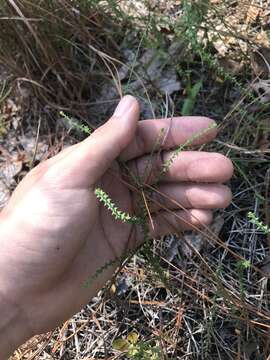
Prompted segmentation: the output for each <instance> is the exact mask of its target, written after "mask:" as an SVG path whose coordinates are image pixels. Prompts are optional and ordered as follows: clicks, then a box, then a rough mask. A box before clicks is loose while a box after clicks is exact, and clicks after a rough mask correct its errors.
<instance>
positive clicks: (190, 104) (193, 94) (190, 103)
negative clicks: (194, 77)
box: [181, 81, 202, 116]
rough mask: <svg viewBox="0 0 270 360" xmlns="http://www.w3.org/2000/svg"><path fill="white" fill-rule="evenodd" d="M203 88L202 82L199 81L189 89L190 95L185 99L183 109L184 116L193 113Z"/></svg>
mask: <svg viewBox="0 0 270 360" xmlns="http://www.w3.org/2000/svg"><path fill="white" fill-rule="evenodd" d="M201 88H202V82H201V81H199V82H197V83H196V84H195V85H194V86H192V88H191V89H189V90H188V97H187V99H186V100H185V102H184V104H183V107H182V110H181V114H182V115H183V116H187V115H192V113H193V110H194V106H195V103H196V98H197V95H198V94H199V92H200V90H201Z"/></svg>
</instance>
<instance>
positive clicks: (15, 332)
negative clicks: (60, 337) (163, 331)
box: [0, 284, 29, 360]
mask: <svg viewBox="0 0 270 360" xmlns="http://www.w3.org/2000/svg"><path fill="white" fill-rule="evenodd" d="M0 287H1V284H0ZM0 313H1V316H0V359H1V360H6V359H8V357H9V356H10V355H11V354H12V353H13V351H14V350H16V348H17V347H19V346H20V345H21V344H23V343H24V342H25V341H26V340H27V339H28V338H29V334H28V331H27V330H26V329H27V327H26V326H25V324H24V323H23V319H22V315H21V313H20V309H19V308H17V307H16V306H15V305H13V304H12V303H11V302H10V300H9V299H7V298H6V295H5V294H4V290H3V289H1V288H0Z"/></svg>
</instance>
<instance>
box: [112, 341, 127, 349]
mask: <svg viewBox="0 0 270 360" xmlns="http://www.w3.org/2000/svg"><path fill="white" fill-rule="evenodd" d="M112 347H113V349H114V350H117V351H122V352H124V351H127V350H128V348H129V342H128V341H127V340H125V339H116V340H114V341H113V343H112Z"/></svg>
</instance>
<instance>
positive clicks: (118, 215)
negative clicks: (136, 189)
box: [95, 188, 141, 224]
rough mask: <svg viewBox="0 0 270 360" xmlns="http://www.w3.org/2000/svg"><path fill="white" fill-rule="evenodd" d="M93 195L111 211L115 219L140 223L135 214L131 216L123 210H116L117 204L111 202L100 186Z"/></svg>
mask: <svg viewBox="0 0 270 360" xmlns="http://www.w3.org/2000/svg"><path fill="white" fill-rule="evenodd" d="M95 195H96V197H97V198H98V200H99V201H100V202H101V203H102V204H103V205H104V206H105V207H106V208H107V209H108V210H109V211H110V212H111V213H112V216H113V217H114V218H115V219H116V220H120V221H122V222H125V223H130V224H141V219H139V218H138V217H136V216H131V215H129V214H127V213H125V212H124V211H121V210H118V208H117V206H116V205H115V204H114V203H113V202H112V200H111V199H110V197H109V195H108V194H106V193H105V191H103V190H102V189H100V188H97V189H96V190H95Z"/></svg>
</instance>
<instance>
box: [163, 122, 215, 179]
mask: <svg viewBox="0 0 270 360" xmlns="http://www.w3.org/2000/svg"><path fill="white" fill-rule="evenodd" d="M216 127H217V124H216V123H214V124H212V125H210V126H208V127H207V128H206V129H204V130H202V131H200V132H199V133H196V134H194V135H193V136H192V137H191V138H190V139H188V140H187V141H186V142H185V143H184V144H182V145H180V146H179V147H178V148H177V149H176V150H175V151H174V152H173V153H172V156H171V157H170V158H169V159H168V160H167V161H166V162H165V163H164V164H163V166H162V170H161V172H162V173H163V174H164V173H166V172H167V171H168V170H169V168H170V166H171V165H172V164H173V162H174V161H175V159H176V158H177V157H178V155H179V154H180V153H181V152H182V151H183V150H185V148H186V147H187V146H189V145H191V144H192V143H193V141H194V140H197V139H198V138H199V137H201V136H202V135H205V134H206V133H207V132H208V131H209V130H212V129H215V128H216Z"/></svg>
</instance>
